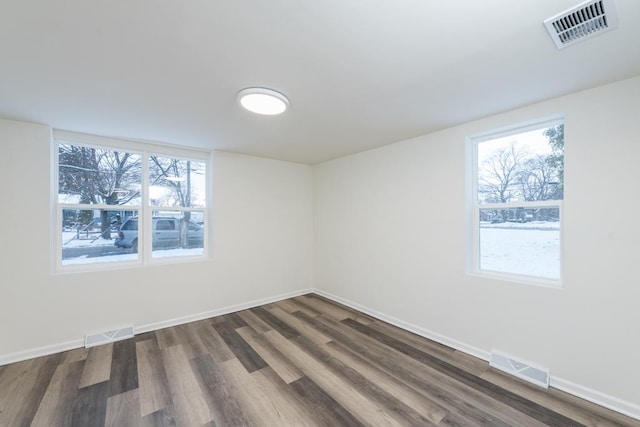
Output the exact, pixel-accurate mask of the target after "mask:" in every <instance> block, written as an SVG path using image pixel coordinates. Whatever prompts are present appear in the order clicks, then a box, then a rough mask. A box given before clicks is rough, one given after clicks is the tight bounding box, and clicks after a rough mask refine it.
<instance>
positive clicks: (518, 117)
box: [314, 77, 640, 414]
mask: <svg viewBox="0 0 640 427" xmlns="http://www.w3.org/2000/svg"><path fill="white" fill-rule="evenodd" d="M555 113H564V115H565V124H566V125H565V164H566V172H565V202H564V203H565V205H564V206H565V209H564V220H565V230H564V239H565V240H564V243H565V247H564V260H565V270H564V271H565V281H564V289H560V290H558V289H549V288H541V287H535V286H530V285H529V286H528V285H520V284H514V283H509V282H501V281H495V280H488V279H482V278H478V277H472V276H468V275H466V274H465V250H466V242H467V237H468V236H467V235H466V229H465V224H466V219H467V218H466V212H465V206H466V205H465V203H466V200H465V179H466V175H465V173H466V171H465V155H466V154H465V137H466V136H467V135H470V134H474V133H478V132H482V131H488V130H492V129H494V128H499V127H502V126H506V125H510V124H513V123H517V122H521V121H526V120H531V119H535V118H538V117H544V116H548V115H551V114H555ZM639 138H640V77H639V78H634V79H630V80H626V81H622V82H618V83H616V84H612V85H608V86H603V87H599V88H595V89H592V90H588V91H584V92H581V93H577V94H573V95H570V96H566V97H562V98H557V99H553V100H550V101H547V102H544V103H540V104H537V105H533V106H529V107H526V108H522V109H519V110H515V111H511V112H508V113H505V114H500V115H497V116H493V117H490V118H486V119H483V120H479V121H476V122H472V123H468V124H465V125H462V126H457V127H454V128H451V129H447V130H444V131H441V132H437V133H434V134H430V135H426V136H423V137H419V138H415V139H412V140H408V141H403V142H400V143H396V144H393V145H389V146H385V147H382V148H379V149H375V150H371V151H367V152H363V153H360V154H356V155H353V156H350V157H346V158H341V159H337V160H334V161H330V162H326V163H323V164H320V165H317V166H316V167H314V203H315V209H314V213H315V239H316V240H315V245H314V247H315V251H314V257H315V263H314V266H315V282H316V287H317V288H319V289H321V290H323V291H326V292H328V293H330V294H332V295H335V296H338V297H340V298H344V299H346V300H349V301H352V302H355V303H357V304H360V305H362V306H364V307H368V308H369V309H371V310H376V311H378V312H380V313H383V314H385V315H388V316H392V317H395V318H397V319H399V320H401V321H404V322H408V323H410V324H412V325H415V326H417V327H419V328H423V329H426V330H428V331H432V332H435V333H437V334H441V335H444V336H445V337H448V338H451V339H453V340H457V341H459V342H461V343H464V344H467V345H469V346H472V347H475V348H476V349H479V350H480V351H482V352H488V351H490V350H491V349H498V350H502V351H504V352H507V353H511V354H513V355H516V356H519V357H521V358H523V359H525V360H528V361H530V362H534V363H537V364H540V365H543V366H546V367H548V368H550V370H551V374H552V376H553V377H554V378H559V379H563V380H566V381H570V382H573V383H575V384H578V385H580V386H583V387H587V388H591V389H594V390H596V391H597V392H601V393H604V394H606V395H609V396H613V397H616V398H619V399H623V400H625V401H627V402H630V403H632V404H635V405H640V387H638V380H639V379H640V364H639V363H638V360H640V329H639V328H640V308H639V303H640V280H639V279H638V269H637V266H638V264H639V263H640V231H639V230H640V189H639V185H640V167H639V166H638V164H639V161H640V160H639V159H640V143H638V141H639ZM639 414H640V412H639Z"/></svg>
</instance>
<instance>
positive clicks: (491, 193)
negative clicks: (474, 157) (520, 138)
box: [478, 143, 528, 203]
mask: <svg viewBox="0 0 640 427" xmlns="http://www.w3.org/2000/svg"><path fill="white" fill-rule="evenodd" d="M527 157H528V154H527V152H526V151H524V150H522V149H519V148H517V147H516V144H515V143H511V145H510V146H509V147H505V148H500V149H498V150H496V151H495V152H494V153H493V154H492V155H491V156H489V158H487V159H486V160H485V161H484V162H483V163H482V165H481V166H480V168H479V171H478V175H479V176H478V194H481V195H483V197H484V199H485V200H484V201H485V202H490V203H506V202H509V201H512V200H513V199H517V198H518V197H520V196H521V189H520V187H519V186H518V182H519V179H520V176H521V175H520V174H521V171H522V167H523V164H524V161H525V160H526V159H527Z"/></svg>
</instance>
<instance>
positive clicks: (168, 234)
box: [113, 216, 204, 252]
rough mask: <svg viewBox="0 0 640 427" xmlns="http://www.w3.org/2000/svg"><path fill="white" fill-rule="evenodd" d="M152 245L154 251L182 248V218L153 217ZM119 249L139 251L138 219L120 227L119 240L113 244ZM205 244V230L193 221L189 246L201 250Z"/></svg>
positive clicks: (126, 221) (188, 236)
mask: <svg viewBox="0 0 640 427" xmlns="http://www.w3.org/2000/svg"><path fill="white" fill-rule="evenodd" d="M152 220H153V226H152V233H153V239H152V245H153V249H158V248H163V249H167V248H178V247H180V218H172V217H164V216H157V217H155V216H154V217H153V219H152ZM113 244H114V246H116V247H118V248H131V250H132V252H137V251H138V217H133V218H129V219H127V220H125V221H124V222H123V223H122V225H121V226H120V231H119V232H118V238H117V239H116V240H115V242H114V243H113ZM203 244H204V230H203V229H202V227H201V226H200V225H198V224H196V223H195V222H193V221H189V226H188V228H187V246H188V247H190V248H201V247H203Z"/></svg>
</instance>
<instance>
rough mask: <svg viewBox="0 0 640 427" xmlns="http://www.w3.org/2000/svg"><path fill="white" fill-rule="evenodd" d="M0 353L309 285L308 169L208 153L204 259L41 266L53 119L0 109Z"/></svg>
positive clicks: (45, 262)
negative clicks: (56, 268) (210, 195)
mask: <svg viewBox="0 0 640 427" xmlns="http://www.w3.org/2000/svg"><path fill="white" fill-rule="evenodd" d="M0 142H1V146H2V148H3V162H2V163H3V166H2V168H0V182H2V183H3V184H2V192H0V194H1V198H0V200H2V208H1V209H0V213H1V218H0V224H1V225H2V242H3V243H2V249H1V252H2V254H1V256H0V281H1V284H0V337H1V338H0V360H1V359H2V356H7V355H11V354H15V353H20V352H25V351H29V350H33V349H35V348H39V347H47V346H53V345H56V344H60V343H64V342H67V341H74V340H78V339H81V338H82V337H83V336H84V334H85V333H87V332H93V331H99V330H104V329H107V328H111V327H117V326H121V325H125V324H131V323H132V324H133V325H134V326H136V327H139V326H143V325H149V324H154V323H157V322H162V321H167V320H170V319H174V318H179V317H183V316H190V315H195V314H198V313H202V312H207V311H211V310H217V309H222V308H225V307H229V306H233V305H236V304H243V303H247V302H250V301H253V300H257V299H262V298H270V297H274V296H278V295H282V294H285V293H290V292H295V291H300V290H303V289H308V288H311V287H312V285H313V284H312V274H313V269H312V261H313V259H312V242H313V235H312V233H313V222H312V218H313V214H312V208H313V200H312V170H311V167H309V166H306V165H299V164H293V163H287V162H280V161H274V160H266V159H260V158H255V157H250V156H243V155H236V154H229V153H215V154H214V164H213V173H214V193H215V194H214V205H213V224H214V228H213V235H214V239H213V242H214V243H213V258H212V260H210V261H203V262H196V263H187V264H173V265H163V266H148V267H143V268H130V269H120V270H110V271H103V272H92V273H78V274H58V275H52V274H51V273H50V271H51V269H50V256H49V255H50V243H49V242H50V232H49V218H50V212H51V209H50V206H49V200H50V172H49V171H50V166H49V164H50V129H49V128H48V127H47V126H43V125H34V124H28V123H21V122H15V121H8V120H0Z"/></svg>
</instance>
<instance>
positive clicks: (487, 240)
mask: <svg viewBox="0 0 640 427" xmlns="http://www.w3.org/2000/svg"><path fill="white" fill-rule="evenodd" d="M480 269H481V270H490V271H497V272H503V273H513V274H521V275H525V276H537V277H544V278H548V279H559V278H560V229H559V224H558V223H557V222H542V221H540V222H531V223H524V224H518V223H500V224H489V223H481V224H480Z"/></svg>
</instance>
